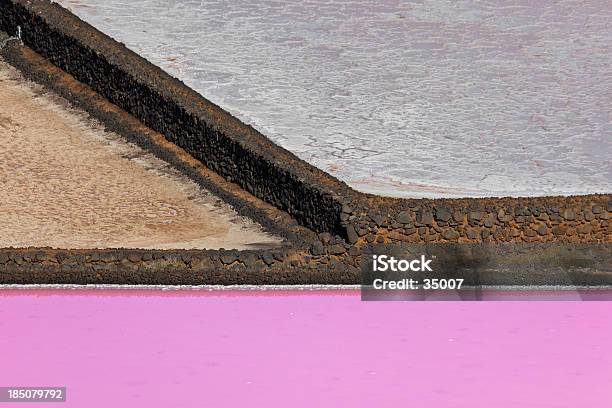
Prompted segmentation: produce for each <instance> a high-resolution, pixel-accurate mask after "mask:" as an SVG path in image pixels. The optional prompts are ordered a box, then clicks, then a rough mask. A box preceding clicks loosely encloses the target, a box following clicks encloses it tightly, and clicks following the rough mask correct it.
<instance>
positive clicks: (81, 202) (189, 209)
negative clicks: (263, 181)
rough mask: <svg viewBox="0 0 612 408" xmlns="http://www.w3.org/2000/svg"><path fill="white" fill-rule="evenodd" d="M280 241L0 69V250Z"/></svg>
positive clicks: (238, 246)
mask: <svg viewBox="0 0 612 408" xmlns="http://www.w3.org/2000/svg"><path fill="white" fill-rule="evenodd" d="M279 242H280V239H279V238H277V237H273V236H271V235H270V234H268V233H266V232H264V231H263V230H262V228H261V227H260V226H259V225H257V224H255V223H254V222H253V221H251V220H249V219H247V218H244V217H240V216H238V215H237V214H236V213H235V212H234V211H233V210H232V209H231V207H230V206H229V205H227V204H225V203H223V202H222V201H221V200H220V199H218V198H217V197H214V196H213V195H211V194H210V193H209V192H206V191H203V190H202V189H201V188H199V187H198V186H197V185H196V184H195V183H193V182H192V181H190V180H189V179H187V178H186V177H184V176H182V175H181V174H180V173H178V172H177V171H176V170H174V169H172V168H171V167H169V166H168V164H167V163H165V162H163V161H161V160H159V159H157V158H155V157H154V156H152V155H151V154H148V153H147V152H145V151H143V150H141V149H140V148H138V147H136V146H134V145H131V144H128V143H126V142H125V141H123V140H122V139H121V138H120V137H119V136H118V135H116V134H112V133H109V132H106V131H104V129H103V127H102V126H101V125H100V124H98V123H96V122H95V121H93V120H92V119H91V118H89V117H88V116H87V115H86V114H85V113H83V112H81V111H77V110H75V109H72V108H70V106H69V105H68V103H67V102H66V101H65V100H62V99H60V98H58V97H57V96H54V95H52V94H49V93H46V92H44V91H43V90H42V89H41V88H40V87H38V86H36V85H34V84H32V83H29V82H26V81H24V80H23V79H22V78H21V77H20V75H19V73H18V72H17V71H16V70H14V69H13V68H12V67H10V66H8V65H7V64H5V63H3V62H2V61H0V247H10V246H12V247H28V246H38V247H55V248H158V249H171V248H209V249H218V248H221V247H223V248H236V249H245V248H253V247H261V246H274V245H277V244H278V243H279Z"/></svg>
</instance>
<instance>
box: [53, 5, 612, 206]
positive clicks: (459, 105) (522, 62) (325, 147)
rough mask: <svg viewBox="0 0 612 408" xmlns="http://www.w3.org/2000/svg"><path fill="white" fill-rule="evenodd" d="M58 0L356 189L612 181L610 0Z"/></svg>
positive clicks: (440, 189)
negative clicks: (329, 0)
mask: <svg viewBox="0 0 612 408" xmlns="http://www.w3.org/2000/svg"><path fill="white" fill-rule="evenodd" d="M58 3H60V4H61V5H63V6H65V7H67V8H69V9H70V10H71V11H73V12H74V13H75V14H77V15H78V16H79V17H81V18H83V19H84V20H85V21H87V22H89V23H91V24H92V25H94V26H96V27H97V28H99V29H100V30H102V31H103V32H105V33H107V34H108V35H110V36H112V37H114V38H115V39H117V40H119V41H121V42H123V43H125V44H126V46H127V47H128V48H130V49H132V50H134V51H136V52H138V53H139V54H141V55H143V56H144V57H146V58H147V59H149V60H150V61H151V62H153V63H154V64H156V65H158V66H160V67H162V68H163V69H164V70H166V71H167V72H168V73H170V74H171V75H173V76H176V77H178V78H180V79H181V80H183V81H184V82H185V83H186V84H187V85H189V86H190V87H192V88H193V89H195V90H196V91H198V92H200V93H201V94H202V95H204V96H205V97H207V98H208V99H210V100H212V101H213V102H215V103H217V104H219V105H220V106H221V107H223V108H225V109H226V110H228V111H229V112H231V113H232V114H234V115H235V116H237V117H239V118H240V119H241V120H243V121H244V122H246V123H249V124H251V125H253V126H254V127H255V128H256V129H258V130H259V131H261V132H262V133H264V134H265V135H266V136H268V137H270V138H271V139H272V140H273V141H275V142H277V143H278V144H280V145H281V146H283V147H285V148H287V149H288V150H290V151H292V152H294V153H295V154H297V155H298V156H299V157H300V158H302V159H304V160H306V161H308V162H310V163H312V164H314V165H316V166H317V167H319V168H321V169H323V170H325V171H328V172H330V173H331V174H333V175H335V176H336V177H338V178H340V179H341V180H343V181H346V182H347V183H348V184H349V185H351V186H352V187H354V188H356V189H358V190H361V191H365V192H370V193H378V194H384V195H392V196H400V197H457V196H506V195H509V196H525V195H526V196H537V195H557V194H560V195H570V194H585V193H596V192H601V193H610V192H612V160H611V157H612V126H611V123H610V109H609V107H610V106H612V92H611V89H612V79H611V75H610V72H611V68H610V65H611V62H612V50H611V49H610V48H611V46H612V28H611V27H612V26H611V25H610V24H609V22H610V21H612V7H610V3H609V2H608V1H563V0H562V1H532V0H530V1H527V0H523V1H521V0H512V1H504V2H502V1H441V0H437V1H430V2H426V3H425V4H424V3H423V2H417V1H414V2H403V1H388V0H384V1H362V0H361V1H360V0H349V1H332V2H324V1H321V0H314V1H305V2H292V3H283V2H271V1H231V2H230V1H166V0H164V1H161V0H160V1H156V0H138V1H133V0H132V1H128V0H104V1H102V0H79V1H74V0H61V1H58Z"/></svg>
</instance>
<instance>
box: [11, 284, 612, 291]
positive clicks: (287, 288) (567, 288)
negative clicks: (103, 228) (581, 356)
mask: <svg viewBox="0 0 612 408" xmlns="http://www.w3.org/2000/svg"><path fill="white" fill-rule="evenodd" d="M463 288H464V289H470V290H471V289H482V290H509V291H530V290H556V291H572V290H602V289H612V285H598V286H580V285H579V286H575V285H482V286H464V287H463ZM8 289H21V290H28V289H69V290H88V289H91V290H168V291H173V290H186V291H187V290H192V291H232V290H234V291H237V290H238V291H295V290H302V291H319V290H330V291H333V290H359V289H361V285H113V284H100V285H76V284H65V285H62V284H26V285H20V284H2V285H0V290H8ZM440 292H445V291H444V290H440Z"/></svg>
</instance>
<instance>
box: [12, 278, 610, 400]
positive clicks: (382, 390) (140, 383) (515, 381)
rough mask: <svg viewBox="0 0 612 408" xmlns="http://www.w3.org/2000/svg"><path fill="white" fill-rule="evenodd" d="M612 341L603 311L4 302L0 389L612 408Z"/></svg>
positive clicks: (272, 296) (22, 297)
mask: <svg viewBox="0 0 612 408" xmlns="http://www.w3.org/2000/svg"><path fill="white" fill-rule="evenodd" d="M611 343H612V304H610V303H606V302H570V301H566V302H462V303H460V302H361V301H360V299H359V294H358V293H357V292H351V291H347V292H301V293H296V292H202V291H188V292H180V291H165V292H162V291H127V290H120V291H109V290H82V291H75V290H72V291H70V290H68V291H59V290H58V291H34V290H32V291H30V290H4V291H0V386H43V385H47V386H50V385H53V386H63V385H65V386H67V387H68V391H67V402H66V403H64V404H57V405H52V406H58V405H59V406H66V407H88V408H94V407H496V408H502V407H512V408H515V407H579V406H588V407H591V408H593V407H606V408H608V407H610V406H612V351H611V349H612V348H611V347H610V344H611ZM1 405H2V406H5V405H6V406H18V407H26V406H28V405H31V404H25V403H20V404H8V403H7V404H1ZM41 405H42V406H45V404H37V405H36V406H38V407H40V406H41Z"/></svg>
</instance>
